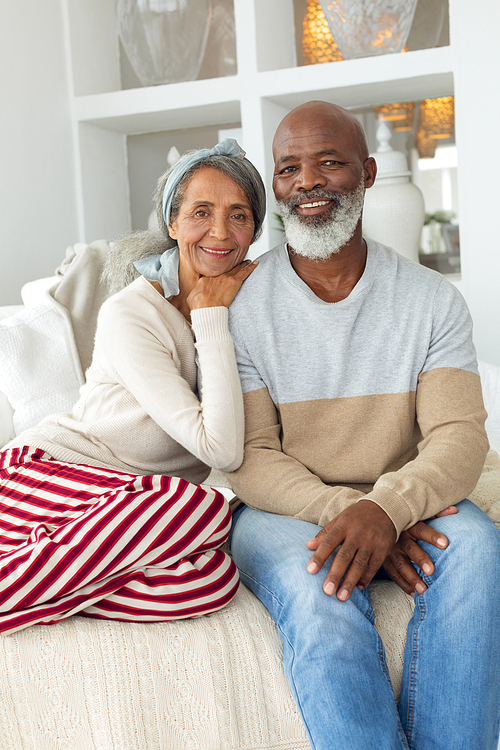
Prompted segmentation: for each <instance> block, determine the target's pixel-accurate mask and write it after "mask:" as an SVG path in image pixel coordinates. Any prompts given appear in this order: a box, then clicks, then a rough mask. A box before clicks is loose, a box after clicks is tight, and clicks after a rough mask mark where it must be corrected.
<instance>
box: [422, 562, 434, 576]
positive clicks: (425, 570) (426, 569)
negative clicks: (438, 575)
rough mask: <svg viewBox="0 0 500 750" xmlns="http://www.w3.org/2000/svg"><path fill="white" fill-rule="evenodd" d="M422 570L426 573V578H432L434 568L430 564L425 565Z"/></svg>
mask: <svg viewBox="0 0 500 750" xmlns="http://www.w3.org/2000/svg"><path fill="white" fill-rule="evenodd" d="M422 570H423V571H424V573H425V575H426V576H430V575H431V573H432V567H431V566H430V565H429V563H425V565H424V566H423V567H422Z"/></svg>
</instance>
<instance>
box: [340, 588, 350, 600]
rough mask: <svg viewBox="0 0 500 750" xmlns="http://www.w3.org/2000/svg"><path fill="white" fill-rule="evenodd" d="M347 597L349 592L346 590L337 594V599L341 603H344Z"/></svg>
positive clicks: (341, 590)
mask: <svg viewBox="0 0 500 750" xmlns="http://www.w3.org/2000/svg"><path fill="white" fill-rule="evenodd" d="M348 596H349V592H348V590H347V589H340V591H339V594H338V598H339V599H340V600H341V601H342V602H345V600H346V599H347V597H348Z"/></svg>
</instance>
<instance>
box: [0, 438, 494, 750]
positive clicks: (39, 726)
mask: <svg viewBox="0 0 500 750" xmlns="http://www.w3.org/2000/svg"><path fill="white" fill-rule="evenodd" d="M471 499H472V500H474V501H475V502H477V503H478V504H479V505H481V506H482V507H484V508H485V509H486V510H487V511H488V513H489V514H490V515H491V516H492V517H493V518H494V519H495V521H496V522H497V523H499V522H500V460H499V459H498V455H497V454H496V453H494V452H490V454H489V456H488V459H487V463H486V466H485V471H484V472H483V475H482V477H481V479H480V481H479V483H478V486H477V488H476V489H475V490H474V492H473V493H472V495H471ZM370 591H371V597H372V603H373V607H374V610H375V621H376V626H377V628H378V630H379V633H380V635H381V637H382V640H383V641H384V644H385V647H386V652H387V661H388V665H389V670H390V673H391V678H392V681H393V685H394V687H395V693H396V697H397V695H398V692H399V685H400V682H401V675H402V665H403V649H404V643H405V639H406V625H407V622H408V620H409V618H410V616H411V612H412V607H413V600H412V599H411V597H409V596H406V594H404V593H403V592H402V591H401V590H400V589H399V588H398V587H397V586H396V585H395V584H393V583H391V582H389V581H383V582H377V583H375V584H372V586H371V587H370ZM281 656H282V647H281V641H280V639H279V637H278V634H277V631H276V628H275V626H274V624H273V622H272V620H271V618H270V616H269V614H268V613H267V611H266V610H265V609H264V607H263V606H262V605H261V604H260V602H259V601H258V600H257V599H256V598H255V597H254V596H253V594H251V593H250V592H249V591H248V590H247V589H245V587H244V586H241V587H240V589H239V591H238V594H237V595H236V597H235V599H234V600H233V601H232V602H231V604H230V605H229V606H228V607H226V608H225V609H224V610H222V611H221V612H217V613H215V614H213V615H210V616H208V617H203V618H200V619H197V620H186V621H182V622H165V623H148V624H143V623H120V622H111V621H110V622H106V621H100V620H91V619H87V618H84V617H72V618H70V619H68V620H65V621H64V622H62V623H59V624H57V625H36V626H34V627H32V628H28V629H27V630H23V631H21V632H19V633H16V634H14V635H12V636H8V637H3V638H2V637H0V738H1V750H309V747H310V746H309V743H308V741H307V738H306V734H305V731H304V727H303V725H302V722H301V720H300V717H299V714H298V713H297V709H296V707H295V704H294V701H293V699H292V696H291V693H290V690H289V688H288V685H287V682H286V679H285V676H284V672H283V669H282V666H281Z"/></svg>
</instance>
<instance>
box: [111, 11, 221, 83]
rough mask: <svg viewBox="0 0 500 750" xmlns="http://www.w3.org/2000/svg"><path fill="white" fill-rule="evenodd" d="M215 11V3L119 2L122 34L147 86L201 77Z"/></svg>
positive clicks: (123, 41)
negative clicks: (213, 11) (211, 20)
mask: <svg viewBox="0 0 500 750" xmlns="http://www.w3.org/2000/svg"><path fill="white" fill-rule="evenodd" d="M211 12H212V2H211V0H117V6H116V13H117V26H118V34H119V37H120V40H121V42H122V44H123V47H124V49H125V52H126V53H127V57H128V59H129V60H130V64H131V65H132V67H133V69H134V71H135V73H136V75H137V77H138V78H139V80H140V82H141V83H142V85H143V86H151V85H153V84H158V83H174V82H178V81H193V80H194V79H195V78H196V77H197V76H198V73H199V71H200V65H201V61H202V60H203V55H204V53H205V47H206V43H207V36H208V29H209V26H210V17H211Z"/></svg>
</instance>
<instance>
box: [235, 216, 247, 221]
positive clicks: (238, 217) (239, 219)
mask: <svg viewBox="0 0 500 750" xmlns="http://www.w3.org/2000/svg"><path fill="white" fill-rule="evenodd" d="M245 218H246V217H245V214H233V219H237V220H238V221H241V220H242V219H245Z"/></svg>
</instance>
